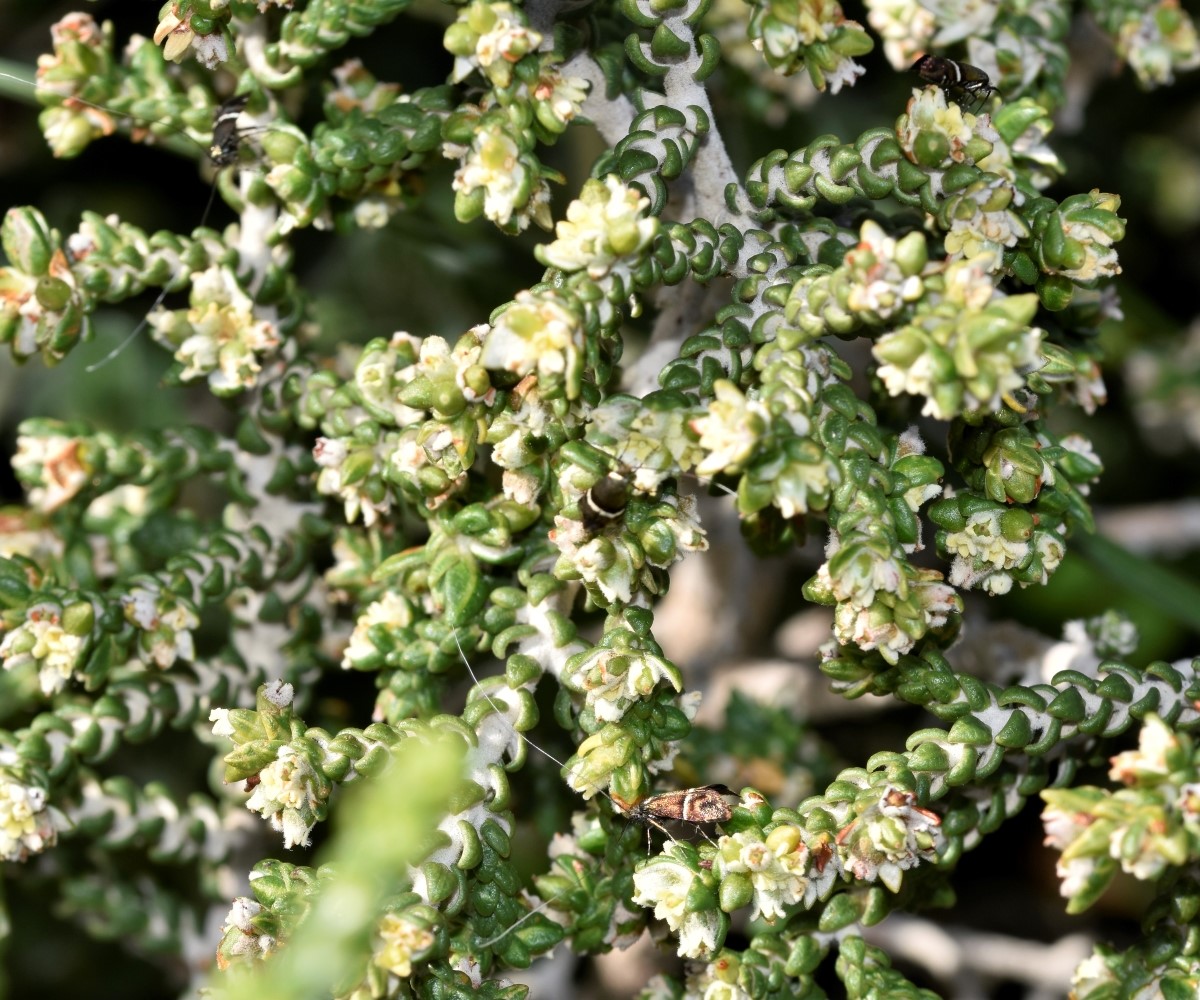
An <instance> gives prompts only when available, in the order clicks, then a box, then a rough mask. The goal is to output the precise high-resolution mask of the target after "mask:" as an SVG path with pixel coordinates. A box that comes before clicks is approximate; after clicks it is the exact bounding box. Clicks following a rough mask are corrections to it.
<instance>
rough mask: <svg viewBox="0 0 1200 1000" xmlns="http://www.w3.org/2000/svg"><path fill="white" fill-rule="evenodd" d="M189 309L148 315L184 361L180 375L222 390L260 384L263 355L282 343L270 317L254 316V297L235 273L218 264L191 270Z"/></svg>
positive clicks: (158, 333) (232, 391)
mask: <svg viewBox="0 0 1200 1000" xmlns="http://www.w3.org/2000/svg"><path fill="white" fill-rule="evenodd" d="M190 302H191V305H190V307H189V308H188V309H186V310H178V311H172V310H167V309H159V310H157V311H155V312H153V313H151V314H150V316H149V323H150V325H151V326H152V327H153V328H154V330H155V332H156V334H155V335H156V339H157V340H159V341H161V342H162V343H164V344H166V345H168V346H169V347H171V348H173V349H174V351H175V360H176V361H178V362H179V363H180V364H181V365H182V366H183V370H182V371H181V372H180V376H179V377H180V378H181V379H182V380H183V381H185V382H189V381H191V380H193V379H197V378H205V379H207V380H208V384H209V387H210V388H211V389H212V391H213V392H214V393H216V394H217V395H220V396H229V395H234V394H236V393H238V392H241V391H242V390H244V389H250V388H253V387H254V386H255V385H257V384H258V377H259V375H260V374H261V372H262V363H263V361H264V359H266V358H268V357H270V356H272V355H273V354H274V353H275V351H276V350H277V349H278V348H279V345H280V343H281V339H280V334H279V330H278V328H277V327H276V325H275V323H273V322H272V321H271V320H268V319H256V318H255V315H254V301H253V300H252V299H251V298H250V296H249V295H247V294H246V293H245V292H244V291H242V287H241V285H240V284H238V280H237V275H235V274H234V273H233V271H232V270H230V269H229V268H228V267H221V266H214V267H210V268H208V269H207V270H205V271H203V272H201V273H199V274H196V275H193V277H192V291H191V295H190Z"/></svg>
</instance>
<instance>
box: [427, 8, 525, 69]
mask: <svg viewBox="0 0 1200 1000" xmlns="http://www.w3.org/2000/svg"><path fill="white" fill-rule="evenodd" d="M541 43H542V36H541V35H540V34H538V32H536V31H534V30H533V29H531V28H530V27H529V26H528V24H527V21H526V18H525V12H524V11H523V10H522V9H521V8H520V7H517V6H514V5H513V4H511V3H485V2H483V0H475V2H474V3H470V4H468V5H467V6H465V7H463V8H461V9H460V10H459V12H458V19H457V20H456V21H455V22H454V24H452V25H451V26H450V27H449V28H447V29H446V35H445V45H446V49H447V50H448V51H449V52H450V53H451V54H452V55H453V56H454V57H455V58H454V72H453V73H452V74H451V75H450V79H451V81H452V82H454V83H457V82H459V81H460V80H465V79H466V78H467V77H468V76H470V75H471V73H473V72H475V71H476V70H480V71H481V72H482V73H483V74H484V75H485V76H486V77H487V78H488V80H489V81H490V82H491V83H492V84H493V85H494V86H497V87H507V86H508V85H509V84H510V83H511V82H512V72H513V65H514V64H516V63H517V62H519V61H520V60H521V59H522V58H523V57H524V56H526V55H528V54H529V53H530V52H534V51H536V50H537V47H538V46H539V45H541Z"/></svg>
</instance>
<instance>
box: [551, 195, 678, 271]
mask: <svg viewBox="0 0 1200 1000" xmlns="http://www.w3.org/2000/svg"><path fill="white" fill-rule="evenodd" d="M649 207H650V199H649V198H647V197H645V196H644V195H643V194H642V193H641V192H640V191H638V190H636V189H635V188H631V187H628V186H627V185H625V184H622V183H621V180H620V178H618V177H616V176H614V175H613V174H609V175H608V176H607V177H606V178H604V180H602V181H600V180H595V179H592V180H589V181H587V182H585V183H584V185H583V190H581V191H580V193H579V197H578V198H576V199H575V200H574V201H572V202H571V204H570V205H568V206H567V218H566V220H565V221H563V222H559V223H558V224H557V225H556V226H555V228H554V232H555V235H556V236H557V239H556V240H555V241H554V242H553V243H549V244H546V245H545V246H540V247H538V248H537V257H538V260H540V261H541V262H542V263H543V264H545V265H547V266H548V267H557V268H558V269H559V270H561V271H566V272H572V271H586V272H587V275H588V277H589V278H591V279H592V280H593V281H599V280H600V279H601V278H604V277H606V276H607V275H608V274H609V273H610V272H611V271H612V270H613V268H614V267H615V266H616V265H617V264H618V263H619V262H620V261H621V260H622V258H633V259H636V258H637V257H638V256H640V255H641V254H642V253H644V252H645V250H646V248H647V247H649V245H650V243H651V241H652V240H653V239H654V237H655V235H656V234H657V233H658V226H659V223H658V219H657V217H655V216H653V215H648V214H647V212H646V210H647V209H648V208H649Z"/></svg>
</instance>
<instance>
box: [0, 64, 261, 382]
mask: <svg viewBox="0 0 1200 1000" xmlns="http://www.w3.org/2000/svg"><path fill="white" fill-rule="evenodd" d="M0 78H3V79H6V80H12V81H13V82H15V83H20V84H23V85H25V86H26V87H29V88H30V89H31V90H33V91H34V92H35V93H36V92H38V91H42V92H45V93H49V94H53V95H55V96H57V97H61V98H62V103H63V105H64V106H69V105H71V104H81V105H83V106H85V107H88V108H94V109H95V110H97V111H101V112H103V113H104V114H106V115H112V116H115V117H118V118H126V119H129V120H130V121H134V122H147V123H149V124H153V125H159V126H162V127H163V128H167V129H169V130H170V131H172V132H174V133H176V134H177V135H180V136H182V137H183V138H184V139H186V140H187V141H188V142H190V143H191V144H192V145H193V146H195V147H196V148H197V149H199V150H201V151H202V152H203V153H204V155H205V156H206V157H208V159H209V161H210V162H211V163H212V164H213V166H215V167H217V168H218V173H217V174H214V176H213V179H212V181H211V183H210V184H209V187H208V198H207V200H206V201H205V203H204V211H203V212H202V213H201V215H200V221H199V223H197V225H196V228H197V229H202V228H203V227H204V226H205V224H206V223H207V222H208V217H209V215H210V214H211V212H212V208H213V204H214V203H215V202H216V194H217V182H218V180H219V176H220V175H219V171H220V169H221V168H223V167H227V166H231V165H233V164H234V163H235V162H237V156H238V152H239V150H240V148H241V142H242V140H243V139H244V138H246V137H247V136H249V135H252V134H255V133H261V132H266V131H270V126H255V127H249V128H239V126H238V124H237V122H238V118H239V116H240V115H241V113H242V111H244V110H245V108H246V104H247V103H248V102H249V95H247V94H239V95H237V96H235V97H231V98H229V99H228V100H226V101H223V102H222V103H221V104H219V105H217V107H216V108H215V109H214V111H213V124H212V143H211V145H209V146H207V147H206V146H205V145H204V144H203V143H200V142H197V141H196V139H195V138H193V137H192V135H191V134H190V133H189V132H187V131H186V130H185V129H182V128H180V127H179V126H177V125H175V124H173V123H172V122H169V121H158V120H152V119H147V118H143V117H142V116H140V115H136V114H132V113H130V112H128V111H118V110H117V109H115V108H109V107H106V106H104V105H103V104H97V103H96V102H94V101H89V100H87V98H84V97H78V96H76V95H61V94H59V93H58V92H57V91H55V90H53V89H52V88H47V87H41V86H39V84H38V82H37V81H36V80H28V79H26V78H24V77H20V76H17V75H16V74H13V73H8V72H5V71H3V70H0ZM170 285H171V283H170V282H169V281H168V283H167V284H166V285H164V286H163V288H162V290H161V291H160V292H159V293H158V295H157V296H156V297H155V299H154V302H153V303H151V305H150V308H149V309H148V310H147V311H146V313H145V315H144V316H143V317H142V319H141V322H139V323H138V325H137V326H135V327H134V328H133V330H132V331H131V332H130V333H129V334H128V336H126V337H125V339H124V340H122V341H121V342H120V343H119V344H117V346H116V347H114V348H113V349H112V350H111V351H109V352H108V353H107V354H106V355H104V357H102V358H101V359H100V360H99V361H96V362H93V363H92V364H90V365H88V366H87V367H86V368H84V371H85V372H86V373H87V374H89V375H90V374H92V373H93V372H96V371H99V370H100V369H101V368H103V367H104V366H105V365H107V364H108V363H109V362H111V361H113V360H114V359H116V358H117V357H118V356H120V355H121V354H122V353H123V352H124V351H125V349H126V348H127V347H128V346H129V345H130V344H132V343H133V341H134V340H135V339H136V338H137V335H138V334H139V333H141V332H142V330H144V329H145V327H146V325H147V324H148V323H149V322H150V317H151V316H152V315H153V314H154V311H155V310H156V309H158V308H159V306H161V305H162V304H163V302H164V301H165V299H166V297H167V296H168V295H169V294H170V293H171V291H172V289H171V287H170Z"/></svg>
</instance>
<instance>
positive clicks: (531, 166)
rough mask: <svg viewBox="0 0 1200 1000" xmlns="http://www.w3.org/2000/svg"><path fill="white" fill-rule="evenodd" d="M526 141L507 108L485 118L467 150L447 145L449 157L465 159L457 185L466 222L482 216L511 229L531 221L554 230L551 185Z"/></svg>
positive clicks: (457, 205) (458, 212)
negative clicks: (512, 123) (514, 126)
mask: <svg viewBox="0 0 1200 1000" xmlns="http://www.w3.org/2000/svg"><path fill="white" fill-rule="evenodd" d="M525 145H526V143H525V142H524V141H523V140H522V139H521V138H520V137H518V136H515V135H514V134H513V127H512V125H511V123H510V122H509V119H508V116H507V115H505V114H503V113H502V112H501V113H498V114H487V113H485V114H484V115H483V116H482V117H481V119H480V120H479V121H478V122H477V123H476V124H475V126H474V128H473V129H472V130H471V138H470V140H469V145H467V146H466V147H465V149H464V148H463V147H462V146H460V145H458V144H457V143H450V144H448V145H447V146H446V147H445V150H444V151H445V154H446V155H447V156H448V157H452V158H455V159H458V160H460V162H461V165H460V166H459V168H458V170H457V171H456V172H455V174H454V182H453V185H452V186H453V188H454V191H455V195H456V197H455V201H454V214H455V216H456V217H457V218H458V220H459V221H460V222H469V221H470V220H471V219H473V218H475V217H476V216H478V215H480V214H482V215H484V216H485V217H486V218H488V219H491V220H492V222H494V223H496V225H498V226H499V227H500V228H501V229H504V230H505V231H510V232H515V233H519V232H522V231H524V230H525V229H526V228H528V226H529V223H530V222H536V223H537V224H538V225H539V226H541V227H542V228H543V229H549V228H550V226H551V223H552V221H553V219H552V217H551V214H550V186H549V185H548V184H547V182H546V179H545V177H544V176H543V175H542V168H541V166H540V164H538V162H537V160H536V158H534V156H533V155H532V154H531V153H529V152H527V151H526V150H525V148H524V146H525Z"/></svg>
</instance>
